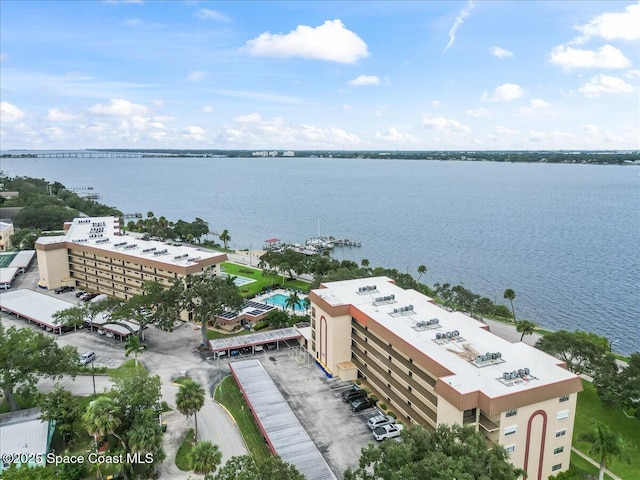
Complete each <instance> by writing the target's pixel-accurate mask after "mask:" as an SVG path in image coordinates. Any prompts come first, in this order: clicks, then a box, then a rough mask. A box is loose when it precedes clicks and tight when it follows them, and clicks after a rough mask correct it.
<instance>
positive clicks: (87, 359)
mask: <svg viewBox="0 0 640 480" xmlns="http://www.w3.org/2000/svg"><path fill="white" fill-rule="evenodd" d="M95 359H96V354H95V352H84V353H83V354H82V355H80V364H81V365H88V364H90V363H91V362H93V361H94V360H95Z"/></svg>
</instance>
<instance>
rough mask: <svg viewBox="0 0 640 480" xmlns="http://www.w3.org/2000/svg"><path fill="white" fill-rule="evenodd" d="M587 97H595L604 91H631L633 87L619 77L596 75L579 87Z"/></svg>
mask: <svg viewBox="0 0 640 480" xmlns="http://www.w3.org/2000/svg"><path fill="white" fill-rule="evenodd" d="M578 91H579V92H580V93H582V94H584V96H585V97H589V98H595V97H599V96H600V94H602V93H629V92H633V87H632V86H631V85H629V84H628V83H627V82H625V81H624V80H623V79H621V78H619V77H612V76H610V75H595V76H593V77H591V79H590V80H589V82H587V83H586V84H584V85H583V86H582V87H580V88H579V89H578Z"/></svg>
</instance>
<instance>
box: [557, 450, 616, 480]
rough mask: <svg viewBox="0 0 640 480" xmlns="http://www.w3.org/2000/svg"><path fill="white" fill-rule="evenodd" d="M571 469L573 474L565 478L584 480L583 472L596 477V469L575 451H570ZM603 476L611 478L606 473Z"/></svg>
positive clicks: (609, 479)
mask: <svg viewBox="0 0 640 480" xmlns="http://www.w3.org/2000/svg"><path fill="white" fill-rule="evenodd" d="M571 470H572V471H573V472H574V475H573V476H572V477H570V478H567V479H566V480H584V478H585V474H588V475H593V476H594V477H596V478H597V477H598V469H597V468H596V467H594V466H593V465H591V464H590V463H589V462H587V461H586V460H585V459H584V458H582V457H581V456H580V455H578V454H577V453H575V452H571ZM604 478H605V480H611V477H610V476H609V475H607V474H606V473H605V475H604Z"/></svg>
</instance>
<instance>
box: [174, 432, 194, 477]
mask: <svg viewBox="0 0 640 480" xmlns="http://www.w3.org/2000/svg"><path fill="white" fill-rule="evenodd" d="M193 439H194V433H193V428H192V429H190V430H189V431H188V432H187V434H186V435H185V437H184V440H182V443H181V444H180V448H178V452H177V453H176V467H178V468H179V469H180V470H182V471H183V472H188V471H190V470H191V449H192V448H193Z"/></svg>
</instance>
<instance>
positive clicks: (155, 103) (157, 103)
mask: <svg viewBox="0 0 640 480" xmlns="http://www.w3.org/2000/svg"><path fill="white" fill-rule="evenodd" d="M164 103H165V102H164V100H154V101H152V102H151V105H153V106H154V107H157V108H160V107H164Z"/></svg>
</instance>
